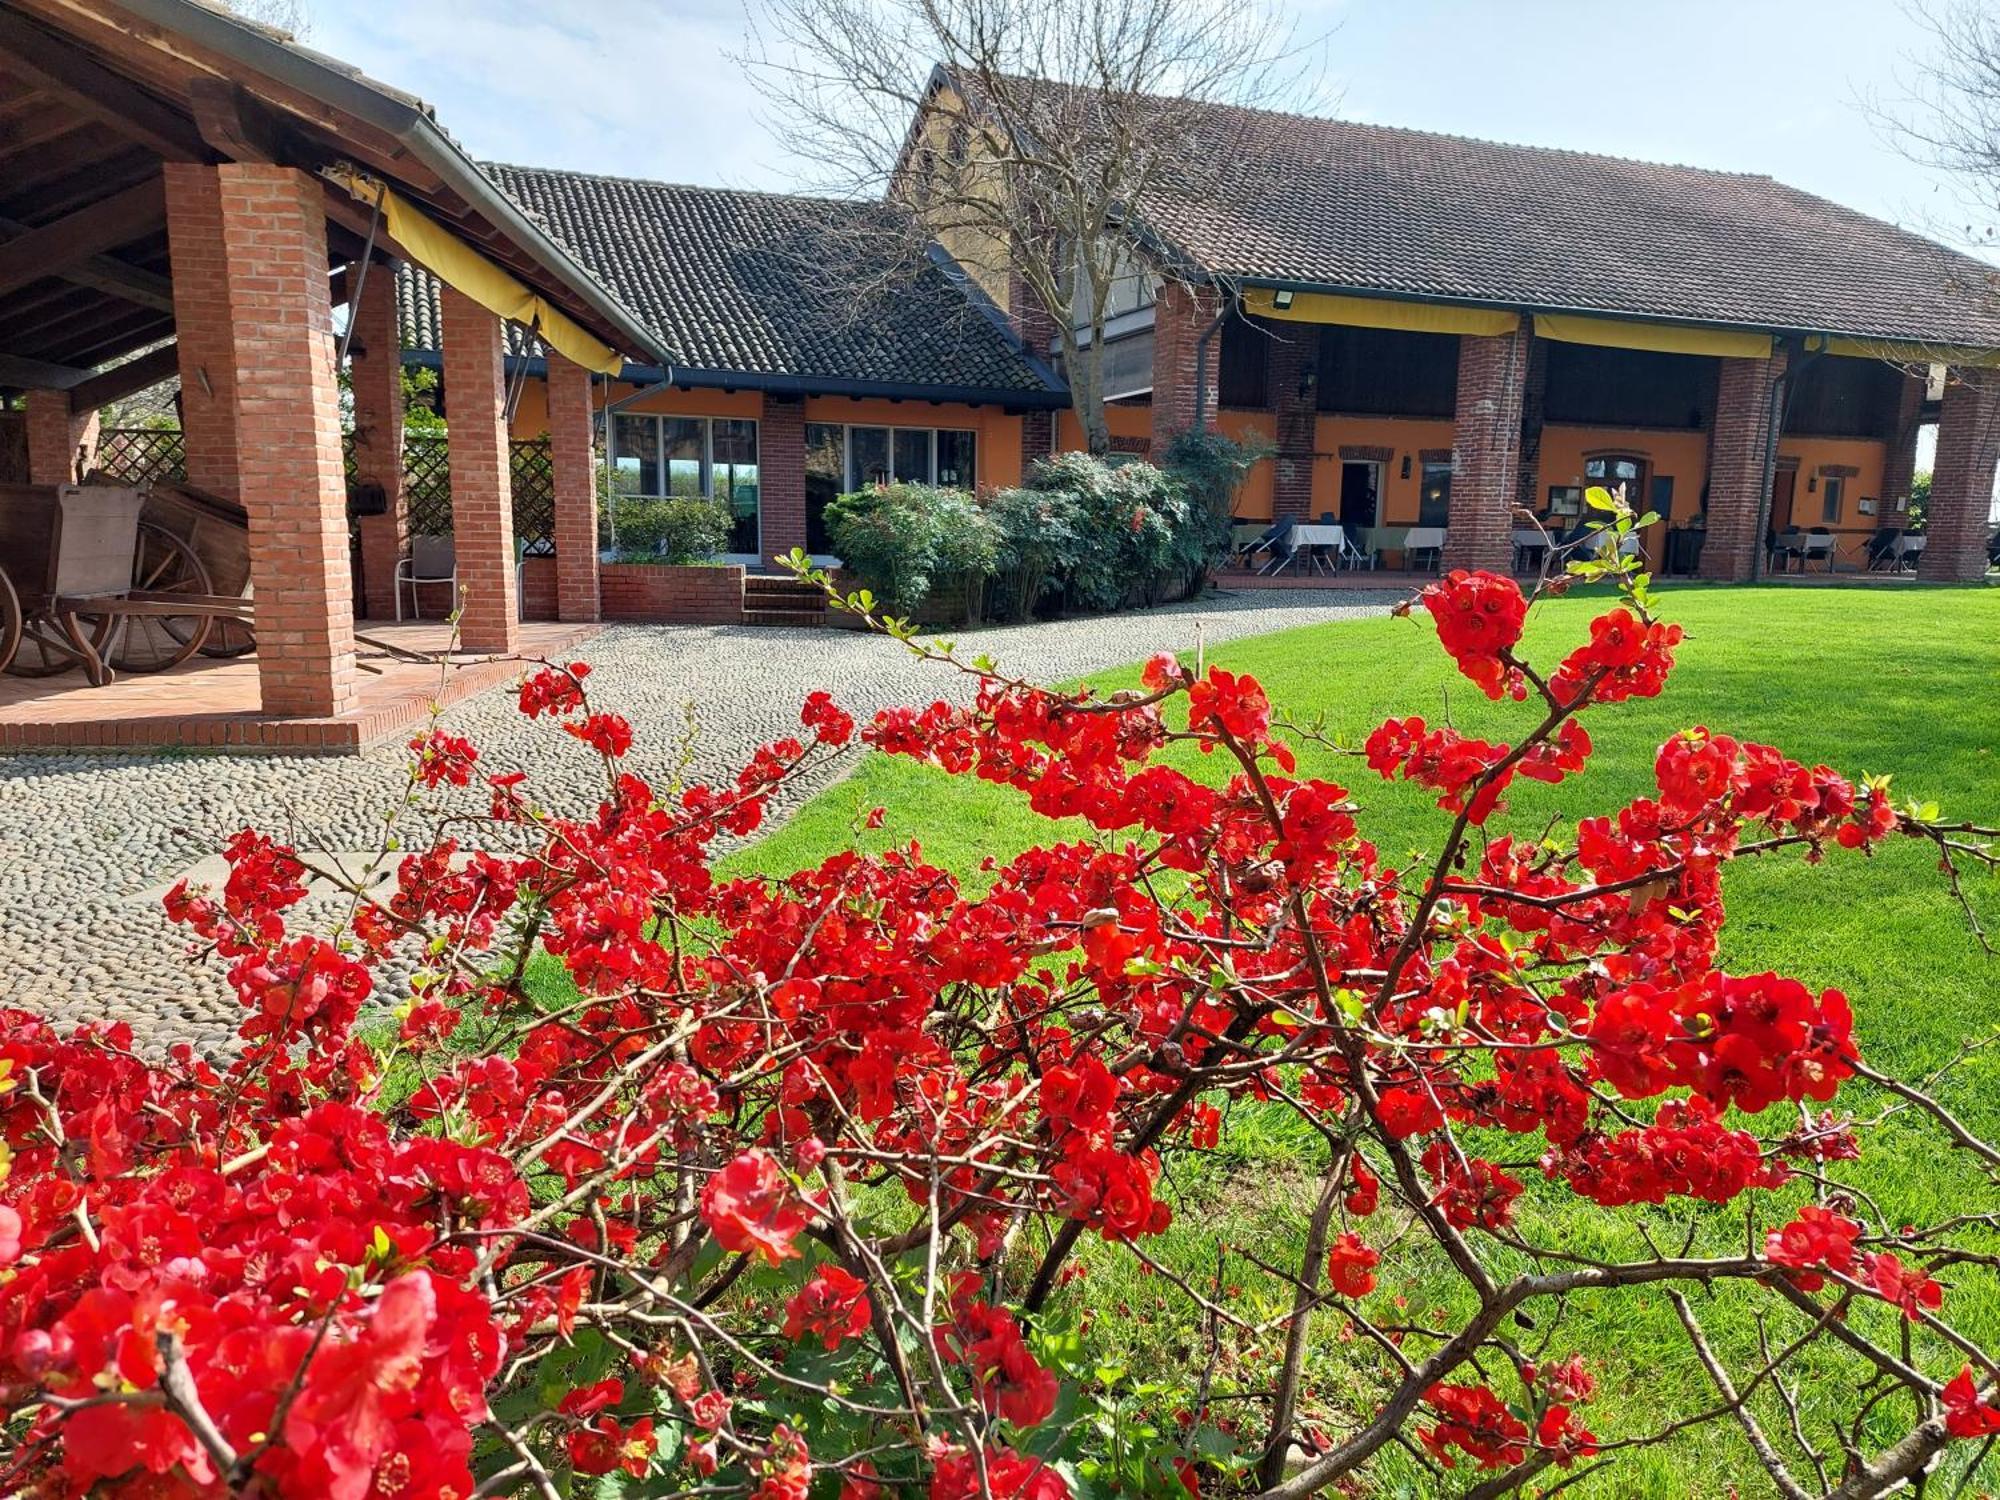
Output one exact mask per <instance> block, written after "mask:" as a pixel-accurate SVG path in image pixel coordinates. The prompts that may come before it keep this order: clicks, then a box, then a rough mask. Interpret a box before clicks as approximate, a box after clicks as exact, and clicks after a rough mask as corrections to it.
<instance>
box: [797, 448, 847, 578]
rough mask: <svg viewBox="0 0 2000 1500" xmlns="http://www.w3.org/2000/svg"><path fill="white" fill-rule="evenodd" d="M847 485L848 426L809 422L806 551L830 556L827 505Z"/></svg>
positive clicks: (817, 555)
mask: <svg viewBox="0 0 2000 1500" xmlns="http://www.w3.org/2000/svg"><path fill="white" fill-rule="evenodd" d="M846 488H847V429H846V428H845V427H842V426H841V425H840V424H839V423H837V422H808V423H806V551H808V552H810V553H812V554H813V555H814V556H815V557H826V556H828V555H829V554H831V553H832V551H833V543H832V542H831V541H829V540H828V539H827V534H826V508H827V506H828V505H829V504H831V503H832V501H833V497H834V496H835V495H838V494H839V493H840V492H841V491H842V490H844V489H846Z"/></svg>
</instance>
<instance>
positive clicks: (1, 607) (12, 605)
mask: <svg viewBox="0 0 2000 1500" xmlns="http://www.w3.org/2000/svg"><path fill="white" fill-rule="evenodd" d="M20 648H21V596H20V595H19V594H17V593H15V592H14V580H13V579H11V578H9V577H8V576H7V570H6V569H5V568H0V672H4V671H6V670H7V664H8V663H9V662H11V661H13V659H14V653H15V652H16V651H18V650H20Z"/></svg>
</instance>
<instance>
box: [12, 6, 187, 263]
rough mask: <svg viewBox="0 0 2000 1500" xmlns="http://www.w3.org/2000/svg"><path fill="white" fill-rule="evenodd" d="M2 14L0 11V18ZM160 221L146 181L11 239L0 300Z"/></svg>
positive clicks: (160, 186) (156, 188)
mask: <svg viewBox="0 0 2000 1500" xmlns="http://www.w3.org/2000/svg"><path fill="white" fill-rule="evenodd" d="M4 15H5V12H0V17H4ZM166 219H167V191H166V184H165V183H164V182H162V181H161V180H160V179H159V178H158V177H149V178H147V179H146V180H145V181H144V182H142V183H140V184H139V185H138V186H136V187H129V188H127V189H125V191H124V192H122V193H113V194H112V195H111V196H110V197H109V198H102V199H99V200H98V201H97V202H96V203H93V204H91V205H90V206H89V207H88V208H80V209H78V210H77V211H76V212H75V213H73V214H70V215H68V216H67V217H65V218H61V219H57V220H56V221H55V223H53V224H43V225H40V226H38V227H37V228H34V229H31V230H29V231H28V232H27V233H26V234H22V235H17V236H15V237H14V238H13V239H11V240H9V241H7V243H5V244H4V245H0V296H5V295H6V294H7V293H8V292H11V291H14V290H16V289H18V288H20V287H24V286H26V285H27V284H28V283H29V282H31V281H39V280H40V279H41V278H42V277H44V276H59V275H61V274H62V273H63V272H64V271H66V270H68V269H69V268H70V267H71V266H76V265H81V264H82V263H83V262H84V261H87V260H89V259H90V258H91V257H92V256H93V255H96V254H98V253H99V252H100V251H104V250H110V249H112V248H113V247H115V246H118V245H122V244H125V243H126V242H127V241H128V240H136V239H137V238H139V236H140V235H142V234H150V233H151V232H152V231H153V230H155V229H158V228H159V227H160V225H162V224H164V223H165V222H166Z"/></svg>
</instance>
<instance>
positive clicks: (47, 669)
mask: <svg viewBox="0 0 2000 1500" xmlns="http://www.w3.org/2000/svg"><path fill="white" fill-rule="evenodd" d="M79 618H80V620H81V622H82V624H83V628H84V630H85V631H86V632H87V633H88V634H89V636H90V644H91V646H92V647H93V648H94V649H95V650H96V652H97V654H98V655H99V656H100V657H101V656H103V654H104V646H105V643H106V642H107V641H109V640H110V639H111V626H112V620H111V617H110V616H109V615H83V616H80V617H79ZM82 665H83V658H82V657H81V656H79V655H77V653H76V648H75V647H74V646H72V645H70V643H69V642H68V640H66V639H65V638H64V636H63V633H62V629H61V627H59V626H58V625H57V624H56V623H55V621H54V620H52V619H50V618H49V617H48V616H47V615H46V614H44V615H39V616H37V617H35V618H34V619H30V620H24V621H23V622H22V628H21V644H20V646H19V647H18V648H16V650H15V652H14V659H13V660H12V661H10V662H8V663H7V666H6V672H7V675H8V676H9V677H53V676H55V675H56V674H57V673H58V672H69V671H73V670H74V669H76V668H77V667H80V666H82Z"/></svg>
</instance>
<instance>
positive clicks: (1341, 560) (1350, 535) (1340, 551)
mask: <svg viewBox="0 0 2000 1500" xmlns="http://www.w3.org/2000/svg"><path fill="white" fill-rule="evenodd" d="M1329 524H1332V523H1329ZM1333 565H1334V567H1335V568H1337V569H1338V568H1365V567H1367V566H1368V554H1367V553H1366V552H1364V551H1362V550H1361V544H1360V542H1359V541H1357V540H1356V539H1355V535H1354V528H1353V527H1352V526H1342V527H1341V528H1340V540H1339V541H1337V542H1335V543H1334V544H1333Z"/></svg>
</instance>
